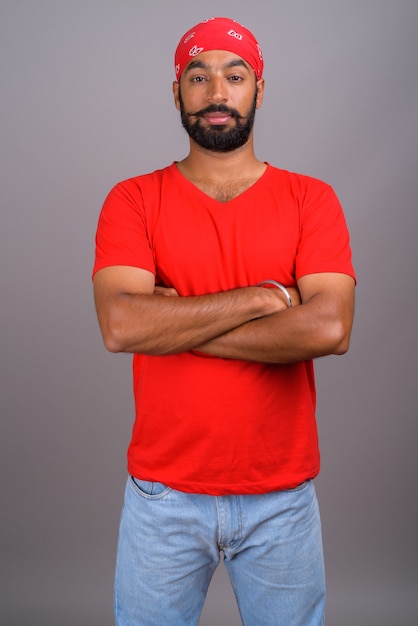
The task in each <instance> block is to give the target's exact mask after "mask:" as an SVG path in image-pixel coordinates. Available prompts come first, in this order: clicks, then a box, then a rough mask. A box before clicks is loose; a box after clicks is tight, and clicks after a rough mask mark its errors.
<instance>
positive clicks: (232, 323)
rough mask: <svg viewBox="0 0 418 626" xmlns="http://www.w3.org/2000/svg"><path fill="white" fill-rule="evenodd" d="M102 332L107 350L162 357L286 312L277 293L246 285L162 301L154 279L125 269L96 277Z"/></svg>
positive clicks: (116, 268) (162, 292)
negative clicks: (256, 320) (257, 320)
mask: <svg viewBox="0 0 418 626" xmlns="http://www.w3.org/2000/svg"><path fill="white" fill-rule="evenodd" d="M94 295H95V303H96V310H97V315H98V319H99V324H100V328H101V331H102V334H103V339H104V343H105V346H106V348H107V349H108V350H109V351H110V352H139V353H143V354H152V355H162V354H174V353H176V352H185V351H187V350H192V349H193V348H196V347H197V346H200V345H201V344H206V343H207V342H209V341H211V340H213V339H214V338H216V337H218V336H220V335H223V334H225V333H227V332H229V331H231V330H233V329H234V328H237V327H238V326H241V325H242V324H245V323H246V322H250V321H251V320H254V319H257V318H260V317H263V316H266V315H273V314H274V313H277V312H278V311H280V310H283V309H285V308H286V303H285V300H284V298H283V294H281V292H279V290H277V289H264V288H262V287H245V288H240V289H234V290H231V291H225V292H222V293H215V294H210V295H205V296H191V297H162V295H175V292H174V290H171V291H170V290H164V289H162V290H161V289H160V290H159V289H158V288H155V281H154V275H153V274H152V273H151V272H149V271H147V270H143V269H139V268H135V267H126V266H114V267H107V268H104V269H102V270H100V271H98V272H97V273H96V275H95V277H94Z"/></svg>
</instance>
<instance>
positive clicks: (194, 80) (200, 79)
mask: <svg viewBox="0 0 418 626" xmlns="http://www.w3.org/2000/svg"><path fill="white" fill-rule="evenodd" d="M190 80H191V82H192V83H201V82H203V81H204V80H205V78H204V77H203V76H193V77H192V78H191V79H190Z"/></svg>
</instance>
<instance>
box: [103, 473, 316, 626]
mask: <svg viewBox="0 0 418 626" xmlns="http://www.w3.org/2000/svg"><path fill="white" fill-rule="evenodd" d="M222 552H223V555H224V561H225V565H226V567H227V570H228V573H229V577H230V580H231V583H232V587H233V589H234V592H235V596H236V599H237V603H238V608H239V611H240V615H241V619H242V622H243V624H244V625H245V626H322V625H323V624H324V605H325V576H324V564H323V555H322V540H321V528H320V520H319V511H318V504H317V500H316V495H315V490H314V486H313V483H312V482H311V481H308V482H306V483H304V484H303V485H301V486H300V487H297V488H296V489H291V490H287V491H276V492H273V493H268V494H262V495H244V496H208V495H199V494H190V493H183V492H180V491H176V490H174V489H171V488H170V487H167V486H165V485H163V484H161V483H150V482H146V481H141V480H137V479H135V478H132V477H130V478H129V479H128V483H127V486H126V492H125V503H124V507H123V510H122V516H121V524H120V533H119V544H118V555H117V563H116V577H115V617H116V624H117V626H192V625H193V626H196V624H197V623H198V621H199V616H200V613H201V611H202V608H203V603H204V601H205V597H206V592H207V589H208V586H209V583H210V580H211V578H212V575H213V573H214V571H215V569H216V567H217V565H218V563H219V561H220V558H221V554H222Z"/></svg>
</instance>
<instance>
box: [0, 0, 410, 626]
mask: <svg viewBox="0 0 418 626" xmlns="http://www.w3.org/2000/svg"><path fill="white" fill-rule="evenodd" d="M213 15H227V16H230V17H233V18H235V19H237V20H238V21H241V22H242V23H243V24H245V25H247V26H248V27H249V28H250V29H252V30H253V31H254V32H255V34H256V36H257V37H258V38H259V39H260V41H261V43H262V46H263V50H264V56H265V61H266V72H265V79H266V95H265V104H264V106H263V108H262V109H261V110H260V111H259V112H258V114H257V121H256V149H257V154H258V156H259V157H260V158H261V159H264V160H268V161H270V162H271V163H273V164H275V165H277V166H279V167H283V168H286V169H291V170H295V171H299V172H303V173H306V174H310V175H312V176H316V177H319V178H322V179H325V180H327V181H328V182H330V183H331V184H332V185H333V186H334V188H335V189H336V191H337V193H338V195H339V196H340V198H341V200H342V202H343V205H344V208H345V212H346V216H347V220H348V224H349V227H350V230H351V234H352V247H353V252H354V258H355V265H356V269H357V272H358V290H357V311H356V321H355V328H354V333H353V340H352V347H351V351H350V353H349V354H348V355H346V356H345V357H343V358H337V357H328V358H326V359H323V360H321V361H320V362H318V363H317V377H318V392H319V406H318V422H319V428H320V436H321V448H322V458H323V468H322V474H321V477H320V478H319V479H318V481H317V485H318V492H319V497H320V502H321V507H322V517H323V526H324V540H325V551H326V560H327V572H328V586H329V608H328V625H330V626H353V624H356V625H357V624H358V625H360V626H372V625H379V626H395V625H396V626H412V625H416V624H417V623H418V600H417V582H418V567H417V554H418V542H417V522H418V519H417V517H418V516H417V504H416V496H417V487H416V484H417V483H416V477H417V465H418V463H417V454H416V447H417V430H418V429H417V387H418V381H417V374H416V371H417V368H416V363H415V361H416V354H417V348H418V345H417V343H418V342H417V314H416V310H417V306H418V296H417V288H416V277H417V271H416V266H417V252H416V245H415V239H416V235H417V226H418V218H417V211H416V208H417V187H418V184H417V178H418V172H417V161H418V159H417V140H418V125H417V112H418V80H417V79H418V75H417V52H418V43H417V37H416V32H417V27H418V3H417V2H416V0H409V1H408V0H393V1H390V0H351V1H348V0H344V1H342V0H316V1H315V2H313V0H283V1H281V0H271V1H270V2H269V1H261V0H260V1H259V2H253V1H250V0H236V1H234V0H213V1H212V2H211V3H209V4H205V3H203V2H202V3H191V2H187V1H186V0H177V1H173V2H170V1H169V0H164V1H163V0H161V1H158V0H154V1H153V2H151V1H150V0H147V1H146V0H120V1H116V0H73V1H70V0H66V1H61V0H55V1H53V0H27V1H25V0H2V1H1V4H0V28H1V32H0V63H1V86H2V94H1V141H0V146H1V169H0V175H1V191H2V193H1V203H2V204H1V229H0V237H1V242H0V254H1V291H0V294H1V367H2V371H1V378H0V380H1V387H2V388H1V418H2V419H1V424H2V435H1V455H0V459H1V464H2V474H1V475H2V479H1V518H0V519H1V534H0V536H1V544H2V546H1V561H0V567H1V569H2V573H1V583H0V589H1V595H2V598H1V615H0V621H1V623H2V624H7V626H25V625H31V626H38V625H39V626H56V625H58V624H59V625H60V626H70V625H74V624H80V625H81V626H84V625H86V626H88V625H89V626H90V625H91V626H110V625H111V624H112V619H113V618H112V606H111V605H112V578H113V562H114V550H115V542H116V534H117V525H118V518H119V510H120V506H121V501H122V492H123V488H124V482H125V451H126V446H127V443H128V439H129V435H130V429H131V424H132V417H133V402H132V396H131V369H130V368H131V366H130V357H129V356H126V355H118V356H115V355H110V354H108V353H106V352H105V350H104V348H103V347H102V343H101V337H100V334H99V330H98V326H97V323H96V319H95V312H94V307H93V298H92V288H91V282H90V273H91V267H92V262H93V250H94V247H93V239H94V232H95V227H96V222H97V217H98V213H99V210H100V207H101V204H102V201H103V199H104V197H105V195H106V193H107V192H108V190H109V189H110V187H111V186H113V184H114V183H115V182H116V181H118V180H120V179H123V178H127V177H129V176H132V175H135V174H138V173H143V172H147V171H150V170H152V169H155V168H157V167H162V166H164V165H166V164H168V163H170V162H171V161H173V160H174V159H180V158H182V157H183V156H185V154H186V151H187V145H188V144H187V139H186V135H185V133H184V131H183V129H182V128H181V126H180V123H179V119H178V117H179V116H178V113H177V111H176V110H175V109H174V106H173V104H172V97H171V81H172V79H173V61H172V57H173V51H174V48H175V46H176V44H177V41H178V39H179V37H180V36H181V35H182V34H183V32H184V31H185V30H186V29H187V28H189V27H190V26H192V25H193V24H194V23H196V22H197V21H200V20H201V19H204V18H206V17H211V16H213ZM237 624H239V618H238V612H237V609H236V608H235V603H234V600H233V597H232V591H231V588H230V586H229V582H228V581H227V578H226V575H225V573H224V571H223V568H220V569H219V570H218V571H217V573H216V575H215V578H214V580H213V584H212V586H211V588H210V592H209V596H208V600H207V604H206V607H205V609H204V614H203V616H202V619H201V626H211V625H226V626H235V625H237Z"/></svg>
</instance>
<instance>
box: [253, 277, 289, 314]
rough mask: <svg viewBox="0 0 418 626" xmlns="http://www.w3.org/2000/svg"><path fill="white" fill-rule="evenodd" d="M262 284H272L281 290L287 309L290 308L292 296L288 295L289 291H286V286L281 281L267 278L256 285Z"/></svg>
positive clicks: (260, 285)
mask: <svg viewBox="0 0 418 626" xmlns="http://www.w3.org/2000/svg"><path fill="white" fill-rule="evenodd" d="M263 285H274V286H275V287H277V289H280V290H281V291H283V293H284V295H285V296H286V300H287V306H288V308H289V309H290V308H291V306H292V298H291V297H290V293H289V292H288V290H287V289H286V287H285V286H284V285H282V283H278V282H277V280H270V279H269V280H263V281H262V282H261V283H258V285H257V287H262V286H263Z"/></svg>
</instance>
